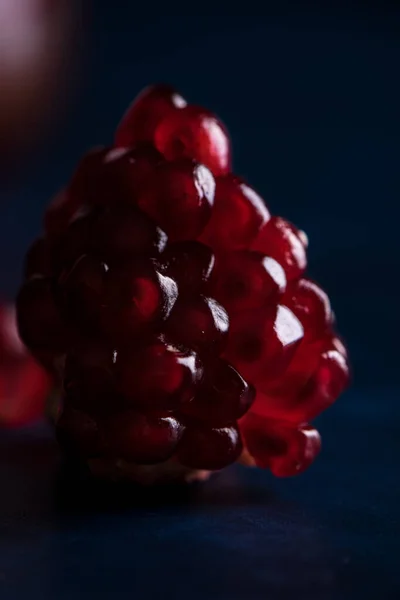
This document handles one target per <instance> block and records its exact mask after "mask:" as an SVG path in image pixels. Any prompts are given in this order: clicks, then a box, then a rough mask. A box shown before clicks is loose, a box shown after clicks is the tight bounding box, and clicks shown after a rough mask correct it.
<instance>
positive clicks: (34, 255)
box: [24, 238, 53, 279]
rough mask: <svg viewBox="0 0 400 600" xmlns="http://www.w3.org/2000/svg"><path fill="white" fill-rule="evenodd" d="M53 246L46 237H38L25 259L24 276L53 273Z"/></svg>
mask: <svg viewBox="0 0 400 600" xmlns="http://www.w3.org/2000/svg"><path fill="white" fill-rule="evenodd" d="M51 251H52V248H51V244H50V242H49V241H48V240H47V239H46V238H38V239H37V240H35V241H34V242H33V244H32V245H31V246H30V248H29V250H28V252H27V253H26V256H25V261H24V278H25V279H30V278H31V277H51V276H52V275H53V261H52V254H51Z"/></svg>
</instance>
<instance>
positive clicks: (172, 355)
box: [116, 339, 203, 411]
mask: <svg viewBox="0 0 400 600" xmlns="http://www.w3.org/2000/svg"><path fill="white" fill-rule="evenodd" d="M116 372H117V373H116V385H117V388H118V390H119V391H120V392H121V394H122V395H123V396H124V398H125V399H126V401H127V402H128V404H130V405H131V406H133V407H134V408H138V409H139V410H143V411H154V410H155V411H158V410H173V409H176V408H179V406H180V405H181V404H183V403H185V402H189V401H190V400H191V399H192V398H193V396H194V395H195V392H196V388H197V386H198V385H199V383H200V382H201V380H202V377H203V365H202V363H201V361H200V360H199V359H198V357H197V356H196V354H195V353H194V352H191V351H190V350H180V349H179V348H177V347H175V346H173V345H172V344H169V343H168V342H166V341H164V340H162V339H160V340H156V341H154V342H153V343H150V344H148V345H145V346H144V347H141V348H139V349H135V350H133V351H131V350H130V349H125V350H122V351H120V352H119V353H118V357H117V361H116Z"/></svg>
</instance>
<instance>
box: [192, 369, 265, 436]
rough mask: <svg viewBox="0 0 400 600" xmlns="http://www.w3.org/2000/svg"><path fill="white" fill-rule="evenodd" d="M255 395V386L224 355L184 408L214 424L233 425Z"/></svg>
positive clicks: (201, 419) (202, 419)
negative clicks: (224, 358)
mask: <svg viewBox="0 0 400 600" xmlns="http://www.w3.org/2000/svg"><path fill="white" fill-rule="evenodd" d="M254 398H255V389H254V388H253V386H252V385H249V384H248V383H247V382H246V381H245V380H244V379H243V377H241V375H240V374H239V373H238V372H237V371H236V369H234V368H233V367H232V365H230V364H229V363H227V362H226V361H225V360H222V359H220V360H219V361H218V363H217V365H216V366H215V368H214V369H212V372H211V374H209V375H208V377H207V378H206V380H205V382H204V384H203V385H202V386H201V388H200V389H199V391H198V392H197V394H196V395H195V397H194V399H193V401H192V402H190V403H188V404H187V405H185V406H184V407H183V411H184V413H185V414H186V415H190V416H191V417H194V418H196V419H199V420H200V421H205V422H208V423H211V424H212V425H219V426H221V425H229V424H230V423H233V422H234V421H236V420H237V419H239V418H240V417H242V416H243V415H244V414H245V413H246V412H247V411H248V410H249V408H250V406H251V405H252V403H253V401H254Z"/></svg>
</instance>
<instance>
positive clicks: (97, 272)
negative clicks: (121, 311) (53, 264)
mask: <svg viewBox="0 0 400 600" xmlns="http://www.w3.org/2000/svg"><path fill="white" fill-rule="evenodd" d="M107 271H108V267H107V265H105V264H104V263H102V262H100V261H99V260H97V259H96V258H93V257H91V256H87V255H86V254H84V255H83V256H81V257H80V258H78V260H77V261H76V263H75V264H74V266H73V267H72V269H70V270H66V271H64V272H63V273H62V275H61V277H60V279H59V282H58V291H59V296H60V303H61V305H62V308H63V310H64V314H65V316H66V317H67V319H68V320H69V321H70V322H72V323H76V324H77V326H79V327H81V328H84V329H89V330H90V329H93V328H95V327H96V325H97V324H98V321H99V318H100V311H101V307H102V303H103V302H104V294H105V280H106V274H107Z"/></svg>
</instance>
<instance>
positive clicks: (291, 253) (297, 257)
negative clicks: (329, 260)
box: [251, 217, 307, 281]
mask: <svg viewBox="0 0 400 600" xmlns="http://www.w3.org/2000/svg"><path fill="white" fill-rule="evenodd" d="M251 248H252V250H258V251H259V252H263V254H267V255H268V256H271V257H272V258H275V260H276V261H278V263H279V264H280V265H282V267H283V268H284V269H285V272H286V277H287V280H288V281H292V280H293V279H297V278H298V277H300V276H301V275H302V274H303V273H304V271H305V268H306V266H307V255H306V247H305V245H304V242H303V240H302V235H301V234H300V232H299V230H298V229H296V227H295V226H294V225H292V224H291V223H289V222H288V221H285V220H284V219H282V218H280V217H272V219H270V220H269V221H268V223H267V224H266V225H265V226H264V227H263V228H262V229H261V230H260V233H259V234H258V236H257V237H256V239H255V241H254V242H253V244H252V246H251Z"/></svg>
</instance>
